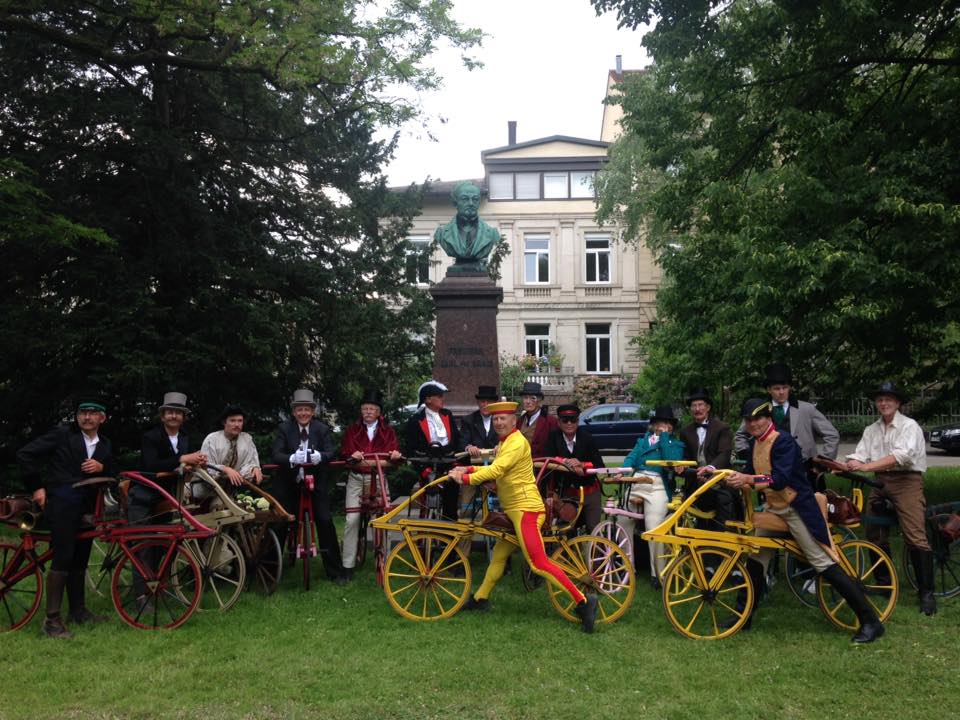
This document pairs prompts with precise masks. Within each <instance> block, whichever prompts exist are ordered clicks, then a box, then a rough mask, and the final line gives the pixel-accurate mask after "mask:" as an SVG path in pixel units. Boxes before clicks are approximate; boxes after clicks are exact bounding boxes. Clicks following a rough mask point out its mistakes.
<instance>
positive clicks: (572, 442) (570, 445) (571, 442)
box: [563, 435, 577, 452]
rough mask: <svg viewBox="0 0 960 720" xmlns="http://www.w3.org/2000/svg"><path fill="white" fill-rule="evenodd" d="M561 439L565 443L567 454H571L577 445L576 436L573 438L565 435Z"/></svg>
mask: <svg viewBox="0 0 960 720" xmlns="http://www.w3.org/2000/svg"><path fill="white" fill-rule="evenodd" d="M563 439H564V440H566V441H567V450H568V451H569V452H573V448H574V447H575V446H576V444H577V436H576V435H574V436H573V437H567V436H566V435H564V436H563Z"/></svg>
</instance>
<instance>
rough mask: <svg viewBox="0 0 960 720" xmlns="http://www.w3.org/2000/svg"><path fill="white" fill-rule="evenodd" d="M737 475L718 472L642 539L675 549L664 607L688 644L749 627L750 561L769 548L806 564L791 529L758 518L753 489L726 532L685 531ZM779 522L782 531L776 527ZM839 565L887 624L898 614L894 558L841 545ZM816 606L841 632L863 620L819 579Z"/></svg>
mask: <svg viewBox="0 0 960 720" xmlns="http://www.w3.org/2000/svg"><path fill="white" fill-rule="evenodd" d="M647 464H648V465H660V466H666V467H678V466H681V465H689V463H684V462H682V461H671V460H659V461H649V462H648V463H647ZM731 472H732V471H731V470H719V471H716V472H714V473H713V474H712V476H711V477H710V478H709V479H707V480H706V481H704V482H703V484H702V485H701V486H700V487H699V488H697V490H696V491H694V492H693V493H691V494H690V495H689V496H688V497H687V499H686V500H684V501H683V502H682V503H681V504H680V506H679V507H678V508H677V509H676V511H675V512H674V513H673V514H672V515H669V516H668V517H667V518H666V519H665V520H664V521H663V523H661V524H660V525H659V526H657V527H656V528H654V529H653V530H650V531H648V532H645V533H643V539H644V540H646V541H647V542H658V543H663V544H665V545H670V546H672V547H673V548H674V549H675V550H676V554H675V555H674V556H673V558H672V559H671V561H670V563H669V564H668V565H667V567H666V568H665V570H664V573H663V608H664V612H665V613H666V615H667V619H668V620H669V621H670V623H671V624H672V625H673V627H674V628H675V629H676V630H677V631H678V632H679V633H680V634H681V635H684V636H685V637H689V638H694V639H706V640H715V639H721V638H726V637H730V636H731V635H734V634H735V633H736V632H738V631H739V630H740V629H741V628H742V627H743V626H744V625H745V624H746V622H747V619H748V618H749V615H750V608H751V606H752V603H753V597H754V594H755V593H756V592H759V588H755V587H753V583H752V581H751V579H750V575H749V573H748V572H747V569H746V559H747V556H748V555H749V554H751V553H757V552H759V551H760V550H761V549H763V548H769V549H773V550H783V551H785V552H787V553H789V554H790V555H791V556H794V557H797V558H799V559H800V560H804V556H803V553H802V552H801V550H800V547H799V546H798V545H797V543H796V541H794V539H793V538H792V537H791V536H790V535H789V534H786V525H785V523H783V521H782V520H781V519H780V518H779V517H778V516H776V515H774V514H773V513H766V512H756V513H755V512H754V511H753V497H752V493H753V490H752V489H747V488H745V489H743V498H744V503H743V505H744V519H743V520H742V521H727V523H726V530H723V531H718V530H701V529H697V528H693V527H687V526H685V525H684V518H685V517H686V515H687V512H688V511H689V510H690V508H691V506H692V505H693V504H694V503H695V502H696V501H697V499H698V498H699V497H701V496H702V495H703V494H704V493H706V492H708V491H709V490H710V488H712V487H714V486H715V485H717V484H719V483H721V482H723V481H724V479H725V478H726V477H727V476H728V475H729V474H730V473H731ZM778 523H779V525H778ZM757 528H763V529H765V530H770V531H779V532H782V533H784V534H783V535H780V536H776V537H768V536H759V535H756V534H755V531H756V529H757ZM836 549H837V556H838V565H839V566H840V567H841V568H842V569H843V571H844V572H845V573H847V575H849V576H850V577H852V578H854V579H855V580H857V581H858V582H860V584H861V585H862V586H863V588H864V590H865V591H866V596H867V599H868V600H869V602H870V603H871V604H872V605H873V607H874V610H875V611H876V613H877V615H878V617H879V618H880V620H881V621H885V620H886V619H887V618H888V617H890V615H891V614H892V613H893V609H894V607H896V604H897V596H898V593H899V584H898V581H897V574H896V572H894V570H893V563H892V561H891V560H890V558H889V557H888V556H887V555H886V554H885V553H884V552H883V551H882V550H881V549H880V548H879V547H877V546H876V545H874V544H873V543H870V542H867V541H866V540H859V539H851V540H844V541H842V542H840V543H837V544H836ZM816 584H817V588H816V589H817V601H818V604H819V606H820V609H821V611H822V612H823V614H824V615H825V616H826V617H827V619H828V620H829V621H830V622H832V623H833V624H834V625H836V626H837V627H839V628H842V629H846V630H856V629H857V628H858V627H859V621H858V620H857V617H856V615H855V614H854V612H853V610H852V609H851V608H850V607H849V606H848V605H847V602H846V600H844V599H843V598H842V597H840V595H839V593H837V592H836V591H834V590H833V588H832V587H831V586H830V583H829V582H828V581H826V580H825V579H824V578H823V577H822V576H820V575H818V576H817V578H816Z"/></svg>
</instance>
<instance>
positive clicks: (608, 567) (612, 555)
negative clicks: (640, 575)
mask: <svg viewBox="0 0 960 720" xmlns="http://www.w3.org/2000/svg"><path fill="white" fill-rule="evenodd" d="M550 559H551V560H552V561H553V562H554V563H555V564H556V565H557V566H559V567H560V569H561V570H563V571H564V572H565V573H566V574H567V577H569V578H570V580H571V581H572V582H573V584H574V585H576V586H577V588H578V589H579V590H580V592H582V593H596V595H597V622H598V623H612V622H614V621H615V620H617V619H619V618H620V616H622V615H623V614H624V613H625V612H626V611H627V608H629V607H630V603H631V602H633V594H634V593H635V592H636V589H637V579H636V577H635V576H634V573H633V564H632V563H631V562H630V558H629V557H627V554H626V553H625V552H624V551H623V550H622V549H621V548H620V547H619V546H618V545H617V544H616V543H614V542H611V541H610V540H607V539H606V538H602V537H597V536H595V535H580V536H579V537H575V538H573V539H572V540H563V541H561V544H560V546H559V547H558V548H557V549H556V550H554V552H553V554H552V555H551V556H550ZM547 588H548V590H549V592H550V602H551V603H553V607H554V608H555V609H556V610H557V612H558V613H560V614H561V615H562V616H563V617H565V618H566V619H567V620H570V621H572V622H579V621H580V619H579V618H578V617H577V616H576V614H575V613H574V607H575V606H576V603H575V602H574V601H573V598H571V597H570V596H569V595H568V594H567V591H566V590H563V589H562V588H560V587H558V586H557V585H555V584H554V583H552V582H551V583H547Z"/></svg>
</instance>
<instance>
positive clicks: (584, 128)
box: [387, 0, 649, 186]
mask: <svg viewBox="0 0 960 720" xmlns="http://www.w3.org/2000/svg"><path fill="white" fill-rule="evenodd" d="M454 1H455V7H454V11H453V15H454V17H455V18H456V19H457V20H458V21H460V22H461V23H462V24H464V25H466V26H468V27H479V28H481V29H482V30H483V31H484V32H485V33H487V35H488V37H487V38H485V40H484V42H483V47H481V48H479V49H476V50H475V51H474V52H473V56H474V57H476V58H477V59H479V60H481V61H482V62H483V63H484V67H482V68H478V69H476V70H472V71H468V70H466V69H465V68H463V67H462V66H461V64H460V60H459V55H457V54H456V53H452V52H446V53H441V54H440V55H439V56H438V58H437V63H436V66H437V67H438V68H439V69H440V71H441V74H442V75H443V77H444V84H443V87H442V88H441V89H440V90H437V91H434V92H431V93H429V94H424V95H422V96H421V97H420V101H421V103H422V107H423V110H424V113H425V121H426V123H425V124H426V128H425V129H424V126H423V122H422V121H421V123H411V124H409V125H407V126H406V127H404V128H403V130H402V132H401V137H400V141H399V145H398V148H397V152H396V156H395V159H394V161H393V162H392V163H391V164H390V165H389V166H388V168H387V177H388V180H389V183H390V184H391V185H395V186H402V185H407V184H409V183H411V182H417V183H419V182H423V181H424V180H425V179H426V178H427V177H428V176H429V177H430V178H431V179H433V180H462V179H469V178H480V177H483V165H482V163H481V162H480V151H481V150H487V149H490V148H495V147H501V146H503V145H506V144H507V121H508V120H516V121H517V141H518V142H524V141H527V140H534V139H536V138H541V137H547V136H550V135H570V136H573V137H582V138H587V139H593V140H599V139H600V121H601V118H602V113H603V105H602V102H603V98H604V94H605V92H606V82H607V74H608V72H609V71H610V70H611V69H613V68H614V67H615V64H616V56H617V55H622V56H623V68H624V69H627V70H633V69H639V68H642V67H646V66H647V65H648V64H649V60H648V58H647V56H646V53H645V52H644V50H643V48H642V47H641V45H640V41H641V37H642V35H641V31H640V30H638V31H636V32H634V31H630V30H617V22H616V15H615V14H610V13H608V14H605V15H603V16H601V17H597V15H596V13H595V11H594V9H593V6H592V5H590V3H589V2H588V0H454ZM428 133H430V134H432V135H433V136H434V137H435V138H436V141H435V142H434V141H431V140H430V139H429V137H428Z"/></svg>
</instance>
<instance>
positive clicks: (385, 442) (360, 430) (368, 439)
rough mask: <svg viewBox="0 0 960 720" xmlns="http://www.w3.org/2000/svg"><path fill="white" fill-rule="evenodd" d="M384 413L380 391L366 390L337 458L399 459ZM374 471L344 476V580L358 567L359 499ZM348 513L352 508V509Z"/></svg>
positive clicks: (368, 469) (367, 469)
mask: <svg viewBox="0 0 960 720" xmlns="http://www.w3.org/2000/svg"><path fill="white" fill-rule="evenodd" d="M382 412H383V394H382V393H381V392H380V391H379V390H365V391H364V393H363V397H362V398H361V399H360V419H359V420H357V422H355V423H353V425H351V426H350V427H348V428H347V430H346V432H344V433H343V440H342V441H341V444H340V457H342V458H343V459H344V460H351V459H352V460H356V461H358V462H362V461H363V455H364V453H389V455H390V460H394V461H395V460H399V459H400V457H401V455H400V446H399V444H398V443H397V434H396V433H395V432H394V431H393V428H392V427H390V425H388V424H387V421H386V420H385V419H383V418H382V417H380V414H381V413H382ZM373 472H374V470H373V468H372V467H370V466H367V467H362V466H360V467H357V468H356V469H355V470H353V471H351V472H349V473H347V494H346V498H345V499H344V508H345V509H346V514H347V519H346V522H345V523H344V527H343V577H345V578H346V579H347V580H348V581H349V580H353V568H354V567H356V564H357V539H358V532H359V529H360V512H359V508H360V500H361V498H362V497H363V496H364V495H366V494H367V493H369V492H370V481H371V479H372V477H373ZM354 508H355V510H353V511H352V512H351V509H354Z"/></svg>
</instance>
